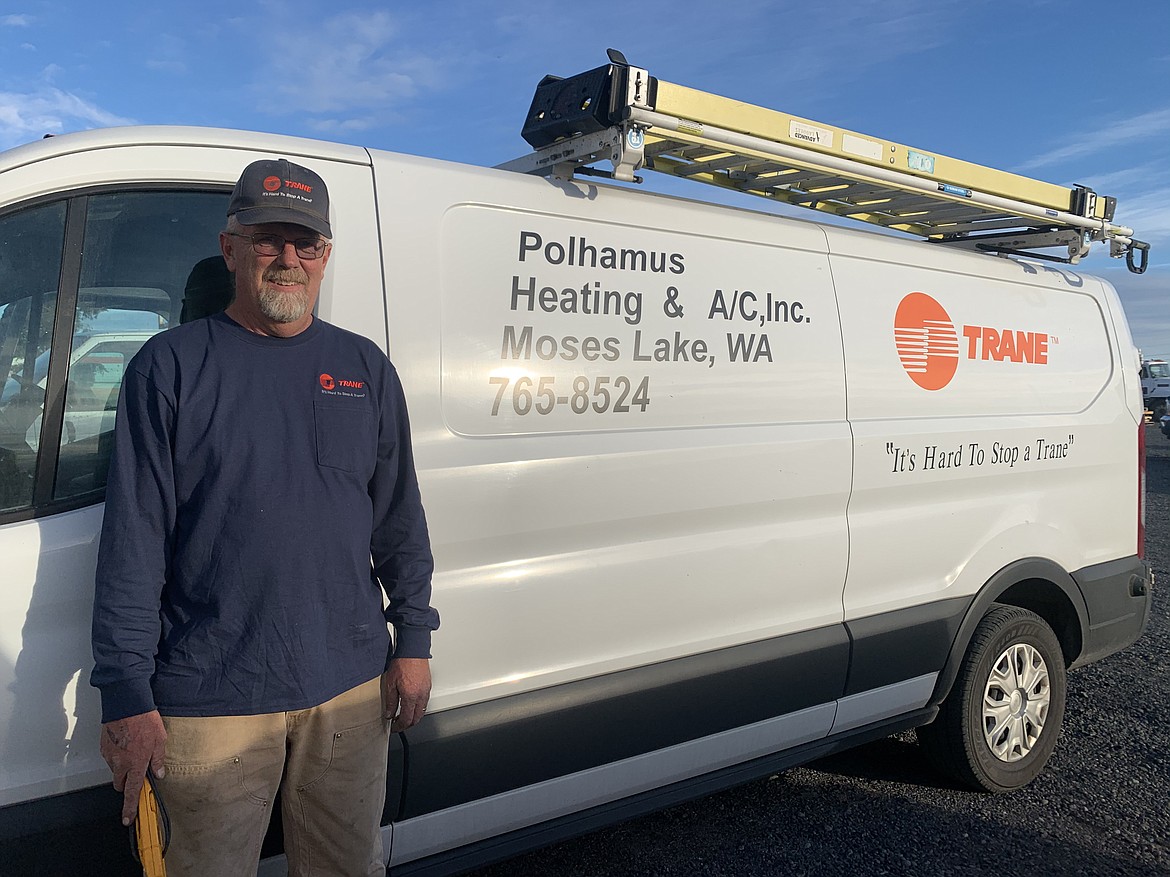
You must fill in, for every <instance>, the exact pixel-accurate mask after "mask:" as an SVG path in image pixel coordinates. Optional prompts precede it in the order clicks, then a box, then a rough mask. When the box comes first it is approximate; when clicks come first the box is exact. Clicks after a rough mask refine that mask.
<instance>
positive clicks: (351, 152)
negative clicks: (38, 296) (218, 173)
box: [0, 125, 370, 173]
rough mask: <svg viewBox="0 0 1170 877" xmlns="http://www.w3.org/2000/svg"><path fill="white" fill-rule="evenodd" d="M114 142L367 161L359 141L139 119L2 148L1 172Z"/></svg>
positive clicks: (366, 153) (98, 147)
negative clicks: (350, 142)
mask: <svg viewBox="0 0 1170 877" xmlns="http://www.w3.org/2000/svg"><path fill="white" fill-rule="evenodd" d="M114 146H205V147H208V148H212V149H214V148H229V149H248V150H256V151H259V152H278V153H280V154H282V155H288V156H293V157H304V158H324V159H330V160H332V161H344V162H350V163H353V164H362V165H368V164H369V163H370V156H369V153H368V152H367V151H366V150H365V149H364V148H362V147H360V146H348V145H345V144H341V143H331V142H329V141H325V140H311V139H309V138H307V137H290V136H288V135H285V134H264V133H260V132H255V131H238V130H235V129H231V128H200V127H191V126H182V125H138V126H129V127H120V128H95V129H92V130H88V131H78V132H75V133H71V134H61V135H59V136H56V135H55V136H52V137H46V138H44V139H42V140H35V141H33V142H32V143H26V144H24V145H23V146H17V147H14V148H12V149H8V150H5V151H3V152H0V173H4V172H5V171H7V170H12V169H13V168H17V167H20V166H22V165H26V164H31V163H33V162H37V161H43V160H44V159H47V158H52V157H54V156H57V155H64V154H68V153H77V152H86V151H89V150H97V149H109V148H111V147H114Z"/></svg>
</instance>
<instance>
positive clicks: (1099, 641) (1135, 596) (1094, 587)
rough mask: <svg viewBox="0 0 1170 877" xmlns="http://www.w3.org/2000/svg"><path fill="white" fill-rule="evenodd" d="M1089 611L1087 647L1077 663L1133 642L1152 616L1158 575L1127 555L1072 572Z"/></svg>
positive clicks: (1102, 655)
mask: <svg viewBox="0 0 1170 877" xmlns="http://www.w3.org/2000/svg"><path fill="white" fill-rule="evenodd" d="M1072 577H1073V581H1075V582H1076V583H1077V587H1078V588H1080V591H1081V594H1082V595H1083V596H1084V598H1085V608H1086V610H1087V611H1088V613H1089V627H1088V630H1086V631H1085V632H1084V637H1085V640H1084V648H1083V649H1082V650H1081V654H1080V656H1079V657H1078V658H1077V660H1076V662H1075V664H1074V666H1078V667H1079V666H1081V665H1082V664H1088V663H1091V662H1092V661H1097V660H1099V659H1101V658H1104V657H1105V656H1106V655H1111V654H1113V653H1114V652H1116V651H1120V650H1121V649H1124V648H1125V647H1126V646H1128V645H1130V644H1131V643H1133V642H1134V641H1135V640H1137V638H1138V637H1139V636H1141V635H1142V631H1144V630H1145V628H1146V623H1147V622H1148V621H1149V618H1150V607H1151V606H1152V604H1153V599H1154V597H1153V592H1154V574H1153V572H1152V571H1151V570H1150V566H1149V564H1147V563H1145V562H1144V561H1142V560H1141V559H1139V558H1138V557H1123V558H1120V559H1119V560H1111V561H1109V562H1107V563H1099V564H1095V565H1093V566H1087V567H1085V568H1084V569H1079V570H1077V571H1076V572H1074V573H1073V574H1072Z"/></svg>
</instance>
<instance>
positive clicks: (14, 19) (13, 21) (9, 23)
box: [0, 15, 33, 27]
mask: <svg viewBox="0 0 1170 877" xmlns="http://www.w3.org/2000/svg"><path fill="white" fill-rule="evenodd" d="M32 22H33V18H32V16H31V15H5V16H0V26H3V27H28V26H29V25H30V24H32Z"/></svg>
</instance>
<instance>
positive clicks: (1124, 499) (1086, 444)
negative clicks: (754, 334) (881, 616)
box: [829, 230, 1137, 619]
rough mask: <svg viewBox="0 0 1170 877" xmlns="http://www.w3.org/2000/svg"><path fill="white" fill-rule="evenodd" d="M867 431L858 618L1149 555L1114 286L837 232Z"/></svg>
mask: <svg viewBox="0 0 1170 877" xmlns="http://www.w3.org/2000/svg"><path fill="white" fill-rule="evenodd" d="M829 239H830V247H831V250H832V252H833V255H832V257H831V260H832V267H833V275H834V279H835V281H836V283H837V290H838V296H839V299H840V302H841V313H842V333H843V336H844V338H845V350H846V361H847V368H848V375H849V379H848V392H849V417H850V422H851V423H852V425H853V430H854V436H855V440H856V443H855V448H854V490H853V496H852V499H851V501H850V508H849V518H850V538H851V546H852V550H851V558H850V575H849V581H848V585H847V588H846V594H845V604H846V615H847V617H848V618H850V619H852V618H858V617H864V616H867V615H872V614H876V613H881V612H888V611H890V610H893V609H897V608H900V607H903V606H911V605H917V604H921V603H923V602H929V601H935V600H940V599H945V598H952V597H961V596H970V595H973V594H975V593H977V592H978V591H979V589H980V588H981V587H982V586H983V585H984V583H985V582H987V581H988V580H989V579H990V578H991V577H992V575H993V574H995V573H996V572H997V571H998V570H1000V569H1002V568H1003V567H1004V566H1006V565H1007V564H1008V563H1010V562H1012V561H1014V560H1017V559H1020V558H1025V557H1042V558H1047V559H1050V560H1052V561H1054V562H1055V563H1056V564H1057V565H1058V566H1059V567H1060V568H1062V569H1063V570H1065V571H1067V572H1073V571H1076V570H1078V569H1081V568H1083V567H1086V566H1089V565H1092V564H1095V563H1101V562H1105V561H1109V560H1114V559H1116V558H1120V557H1125V556H1129V555H1132V554H1133V553H1134V550H1135V544H1136V536H1135V496H1136V484H1135V477H1136V469H1137V467H1136V461H1135V458H1134V454H1135V450H1136V449H1135V442H1134V433H1133V421H1132V419H1131V416H1130V414H1129V411H1128V403H1127V401H1126V399H1127V395H1126V388H1125V385H1124V381H1123V379H1122V376H1121V370H1120V368H1119V359H1118V346H1117V344H1116V343H1115V341H1114V335H1113V332H1112V331H1111V325H1110V323H1109V322H1108V321H1107V317H1106V314H1105V312H1104V311H1103V302H1102V300H1101V294H1100V285H1099V283H1098V282H1097V281H1095V280H1093V279H1092V278H1081V277H1079V276H1077V275H1076V274H1073V273H1072V272H1070V271H1066V270H1046V269H1043V268H1037V267H1036V266H1034V265H1029V264H1021V263H1017V262H1012V261H1008V260H996V259H990V258H987V257H984V256H978V255H974V254H966V253H957V252H942V251H939V250H935V249H930V248H927V247H923V246H922V245H921V244H913V243H908V242H901V241H886V240H873V239H871V238H869V237H868V236H864V235H857V234H852V233H849V232H845V231H839V230H831V231H829Z"/></svg>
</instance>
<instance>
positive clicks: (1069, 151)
mask: <svg viewBox="0 0 1170 877" xmlns="http://www.w3.org/2000/svg"><path fill="white" fill-rule="evenodd" d="M1166 134H1170V108H1163V109H1159V110H1151V111H1149V112H1147V113H1141V114H1140V115H1137V116H1133V117H1132V118H1129V119H1121V120H1119V121H1114V122H1102V124H1101V127H1099V128H1097V129H1095V130H1093V131H1082V132H1078V133H1077V134H1076V135H1075V136H1070V137H1068V138H1066V139H1068V140H1069V141H1070V142H1069V143H1067V144H1066V145H1064V146H1061V147H1059V148H1058V149H1053V150H1052V151H1050V152H1047V153H1045V154H1043V155H1040V156H1037V157H1036V158H1034V159H1032V160H1031V161H1027V162H1025V163H1024V164H1022V165H1020V166H1019V167H1018V168H1017V170H1018V171H1020V172H1026V171H1031V170H1034V169H1035V168H1038V167H1046V166H1048V165H1053V164H1059V163H1060V162H1064V161H1069V160H1070V159H1076V158H1083V157H1084V156H1086V155H1095V154H1097V153H1101V152H1108V151H1110V150H1112V149H1114V148H1116V147H1128V146H1130V145H1131V144H1133V143H1134V142H1135V141H1138V140H1145V139H1148V138H1152V137H1164V136H1165V135H1166Z"/></svg>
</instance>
